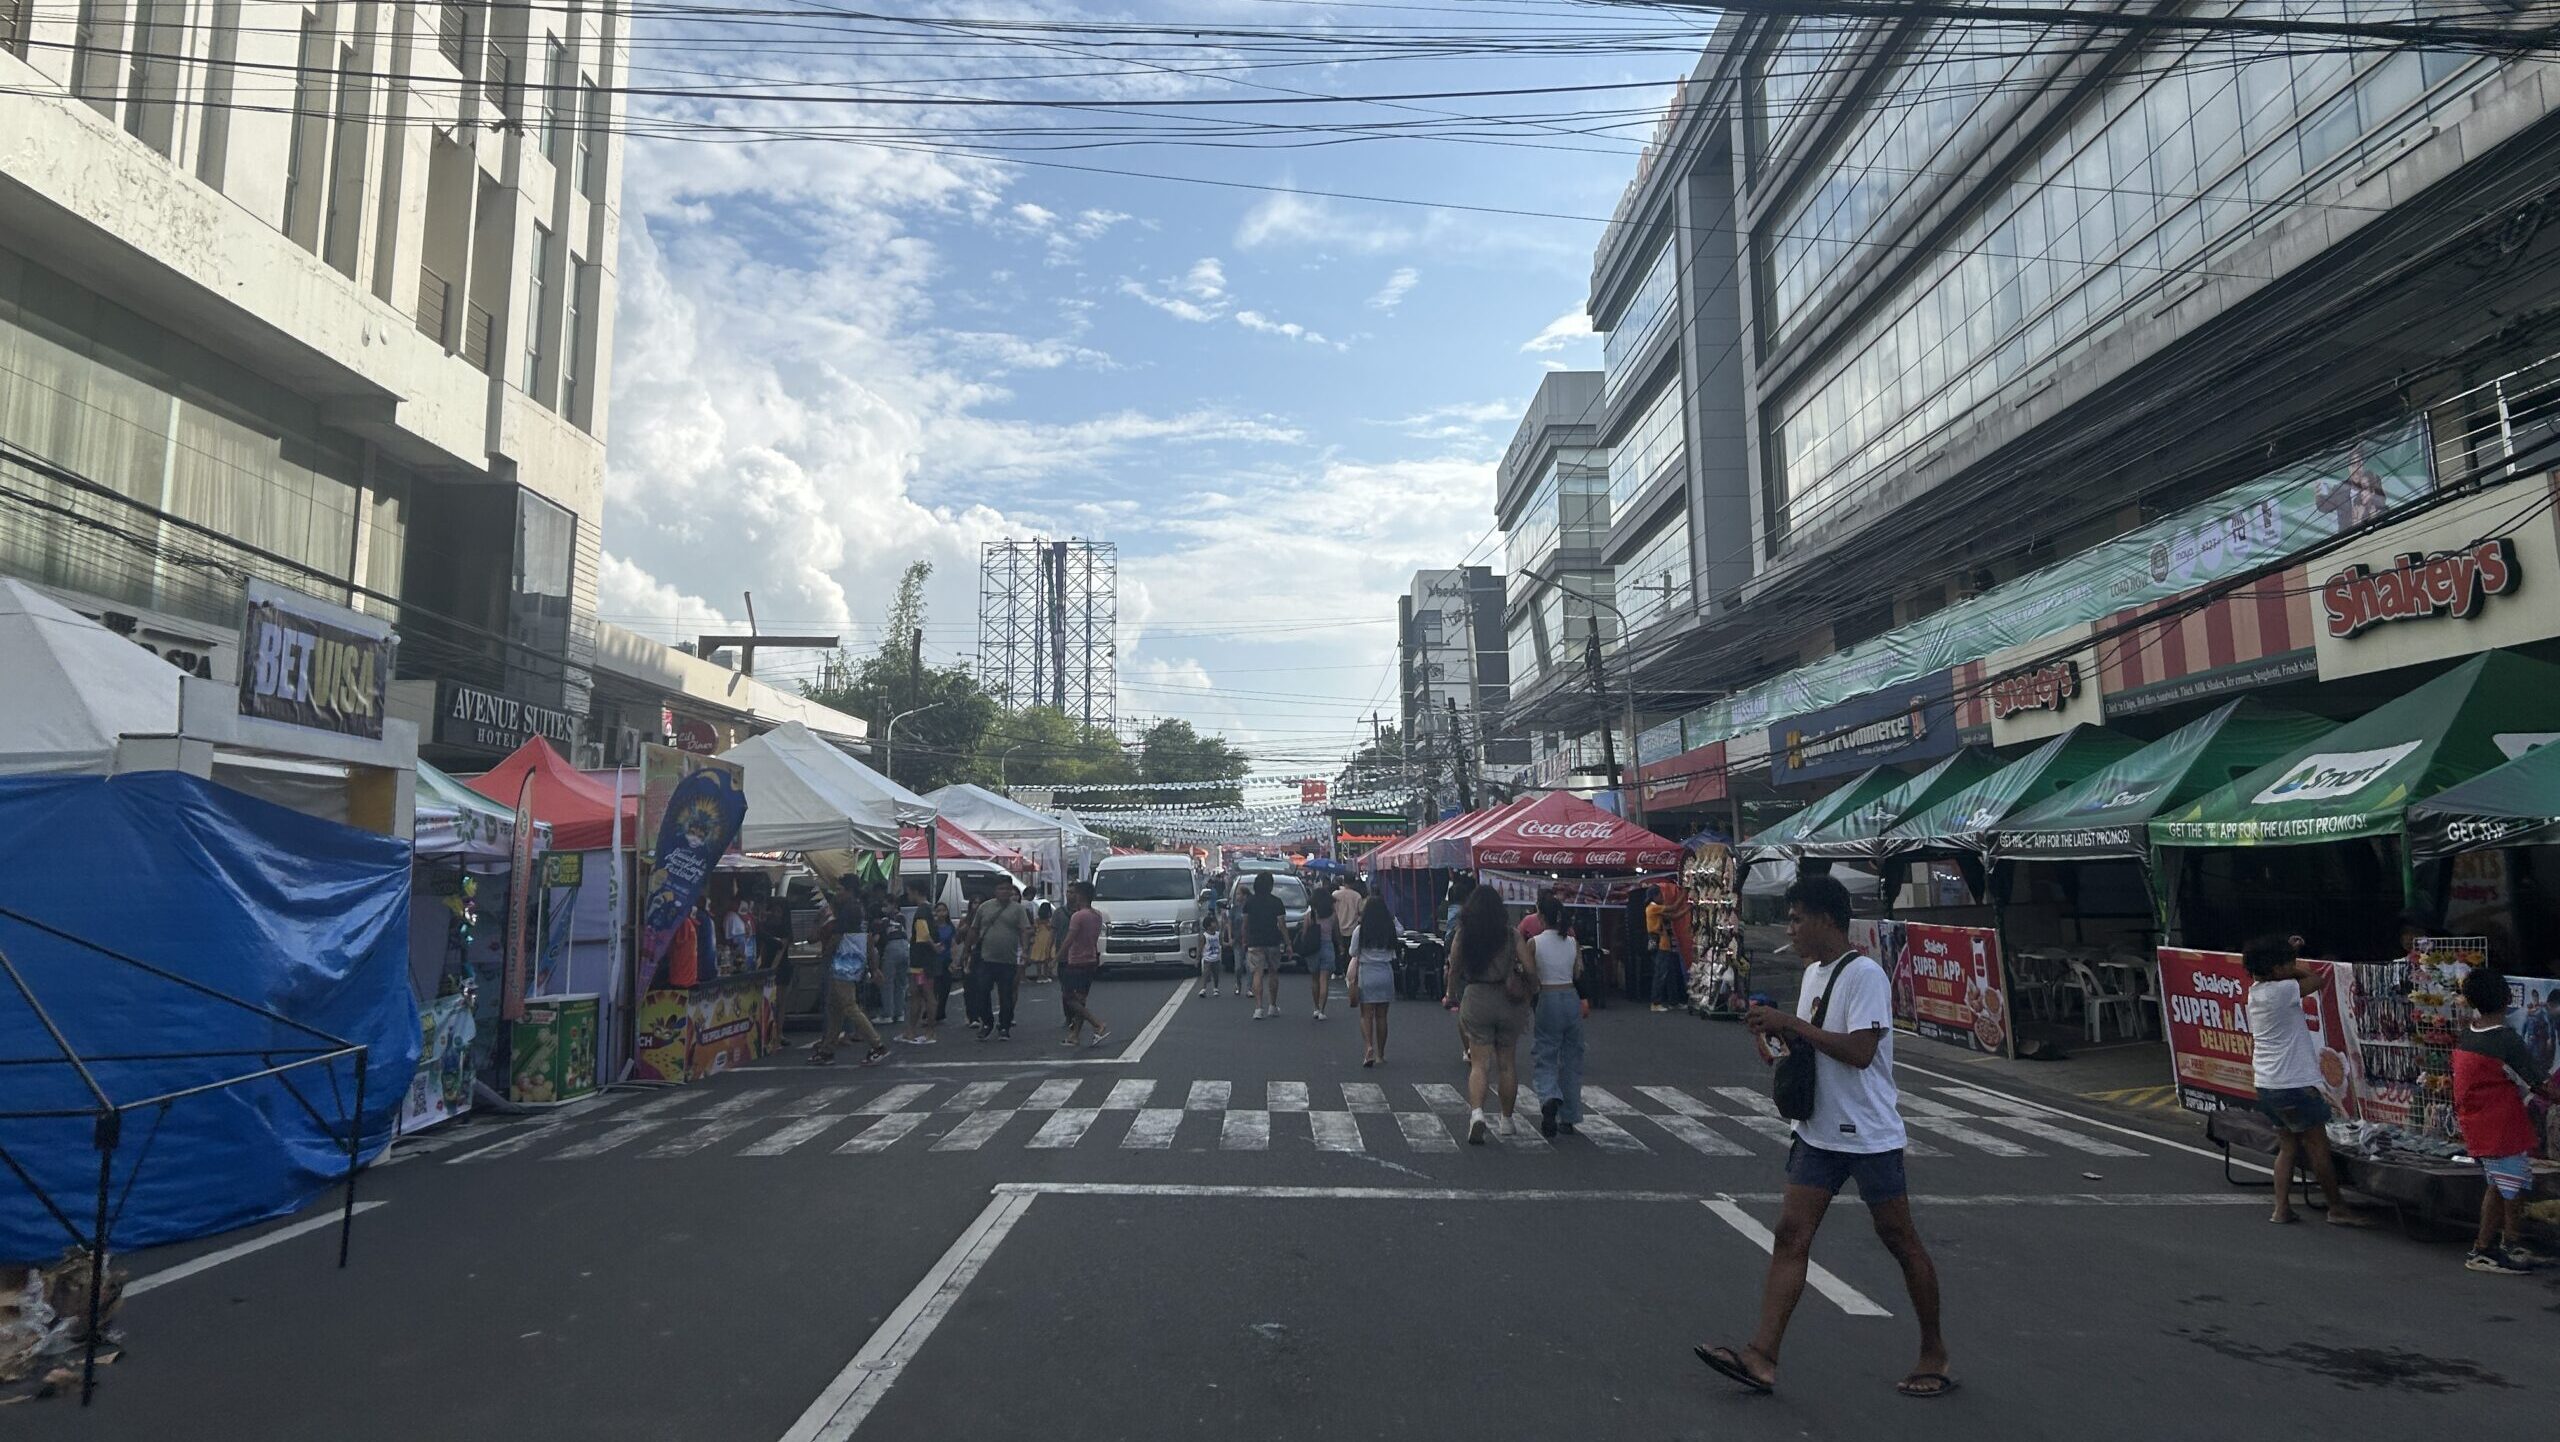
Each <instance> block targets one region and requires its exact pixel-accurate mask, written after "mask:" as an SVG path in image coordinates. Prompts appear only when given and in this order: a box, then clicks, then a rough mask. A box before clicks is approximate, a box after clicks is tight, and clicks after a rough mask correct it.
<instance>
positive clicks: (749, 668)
mask: <svg viewBox="0 0 2560 1442" xmlns="http://www.w3.org/2000/svg"><path fill="white" fill-rule="evenodd" d="M746 597H747V634H745V635H743V636H701V637H697V638H695V640H694V643H693V652H694V654H695V655H697V656H700V657H701V658H702V659H703V660H705V661H708V660H710V659H711V657H712V654H713V653H714V652H717V651H721V650H725V649H727V648H729V647H732V646H734V647H736V648H737V651H738V674H739V675H741V676H752V675H754V674H755V673H756V651H757V650H758V649H759V648H761V649H763V650H768V651H771V650H819V651H832V650H834V649H835V648H836V643H837V641H838V639H839V638H837V637H834V636H768V635H765V634H764V633H763V632H762V631H761V630H759V629H758V628H757V626H756V596H755V592H753V591H749V592H747V593H746Z"/></svg>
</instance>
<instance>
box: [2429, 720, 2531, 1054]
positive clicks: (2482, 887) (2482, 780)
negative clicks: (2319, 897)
mask: <svg viewBox="0 0 2560 1442" xmlns="http://www.w3.org/2000/svg"><path fill="white" fill-rule="evenodd" d="M2409 851H2410V856H2411V859H2412V860H2413V862H2414V863H2415V864H2416V869H2417V875H2418V883H2419V888H2420V890H2421V891H2422V892H2423V893H2425V894H2426V895H2427V896H2428V897H2429V899H2430V901H2431V902H2432V903H2433V904H2434V906H2435V907H2437V908H2439V911H2438V914H2440V915H2441V916H2442V917H2443V918H2444V927H2445V930H2447V931H2449V932H2462V933H2473V932H2476V933H2478V934H2479V935H2480V936H2482V937H2484V938H2485V939H2486V940H2487V942H2488V945H2489V959H2490V961H2491V962H2492V963H2493V964H2494V965H2496V966H2497V967H2498V969H2499V970H2500V971H2502V972H2504V973H2506V974H2507V975H2508V976H2510V977H2513V978H2517V979H2520V980H2521V979H2528V978H2530V979H2540V978H2547V977H2550V976H2552V975H2553V974H2554V973H2560V747H2553V746H2551V745H2549V744H2548V743H2545V744H2543V745H2540V746H2536V747H2534V748H2533V749H2531V750H2528V751H2525V752H2524V754H2522V755H2520V756H2518V757H2516V759H2514V760H2513V761H2509V762H2507V763H2506V764H2505V765H2503V766H2497V767H2493V768H2491V769H2490V770H2487V771H2484V772H2482V773H2480V774H2479V775H2478V776H2475V777H2473V778H2471V779H2470V780H2468V781H2465V782H2463V783H2462V784H2460V785H2458V786H2450V787H2447V788H2446V789H2444V790H2443V791H2440V792H2438V793H2436V795H2435V796H2433V797H2432V798H2430V799H2428V800H2425V801H2421V802H2419V803H2418V804H2417V805H2415V806H2412V807H2410V808H2409ZM2536 1035H2537V1036H2547V1037H2548V1038H2549V1042H2548V1045H2550V1046H2551V1047H2552V1049H2554V1050H2560V1015H2554V1016H2549V1017H2545V1018H2543V1019H2542V1021H2541V1024H2539V1025H2538V1026H2537V1027H2536Z"/></svg>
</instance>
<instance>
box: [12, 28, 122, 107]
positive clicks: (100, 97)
mask: <svg viewBox="0 0 2560 1442" xmlns="http://www.w3.org/2000/svg"><path fill="white" fill-rule="evenodd" d="M27 15H28V22H27V23H29V24H32V23H33V22H34V15H35V11H34V9H33V6H32V0H30V3H29V9H28V11H27ZM115 22H116V12H115V10H114V9H113V8H112V6H111V5H108V4H106V3H104V0H80V8H79V10H78V11H77V12H75V14H74V15H73V18H72V30H71V93H72V94H74V95H76V96H79V97H80V98H81V99H82V100H85V101H87V102H88V103H89V108H91V109H92V110H95V111H97V112H98V113H99V114H100V115H104V116H106V117H108V118H109V119H113V118H114V117H115V113H116V44H115V35H114V31H115Z"/></svg>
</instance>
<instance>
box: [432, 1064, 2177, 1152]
mask: <svg viewBox="0 0 2560 1442" xmlns="http://www.w3.org/2000/svg"><path fill="white" fill-rule="evenodd" d="M1622 1093H1623V1094H1622ZM1582 1097H1583V1118H1582V1122H1581V1125H1580V1127H1579V1128H1578V1133H1579V1134H1578V1136H1577V1137H1574V1138H1563V1137H1559V1138H1558V1139H1557V1140H1556V1142H1555V1143H1550V1142H1549V1141H1548V1140H1547V1139H1546V1138H1545V1137H1542V1136H1540V1135H1539V1134H1538V1132H1537V1128H1536V1126H1535V1125H1534V1122H1535V1119H1536V1114H1537V1099H1536V1097H1535V1096H1533V1095H1531V1094H1530V1092H1529V1089H1528V1088H1525V1087H1524V1088H1523V1089H1522V1095H1521V1103H1520V1104H1521V1117H1520V1121H1521V1125H1520V1127H1519V1129H1518V1130H1517V1131H1515V1132H1514V1133H1513V1134H1512V1135H1511V1136H1509V1137H1504V1136H1501V1135H1500V1134H1499V1133H1496V1134H1494V1135H1492V1136H1490V1137H1489V1138H1488V1141H1489V1142H1490V1143H1492V1144H1493V1145H1495V1146H1497V1147H1507V1148H1510V1149H1514V1150H1529V1151H1551V1150H1555V1149H1556V1148H1557V1147H1558V1146H1559V1145H1563V1146H1579V1147H1582V1148H1585V1149H1589V1150H1594V1151H1598V1152H1602V1153H1611V1154H1617V1155H1622V1156H1648V1155H1658V1154H1669V1155H1691V1156H1700V1157H1708V1158H1715V1159H1732V1158H1744V1157H1753V1156H1768V1155H1771V1154H1774V1153H1780V1152H1783V1151H1785V1149H1786V1148H1787V1146H1788V1145H1789V1144H1790V1142H1791V1141H1792V1140H1793V1134H1792V1132H1791V1131H1790V1130H1789V1128H1788V1125H1787V1123H1786V1122H1785V1121H1784V1120H1783V1119H1781V1118H1780V1117H1779V1116H1778V1114H1777V1109H1776V1108H1775V1107H1774V1106H1773V1105H1771V1103H1770V1101H1769V1098H1768V1097H1767V1096H1766V1095H1764V1094H1763V1093H1761V1092H1759V1091H1757V1090H1754V1089H1752V1088H1750V1087H1742V1086H1710V1087H1694V1088H1693V1087H1678V1086H1664V1085H1644V1086H1626V1087H1623V1088H1618V1089H1612V1088H1609V1087H1602V1086H1586V1087H1584V1088H1583V1093H1582ZM1902 1108H1903V1115H1904V1119H1905V1121H1906V1122H1907V1124H1908V1130H1909V1133H1910V1140H1909V1145H1908V1148H1907V1149H1908V1151H1909V1153H1910V1155H1912V1156H1914V1157H1918V1158H1947V1157H1957V1156H1962V1157H1965V1158H1967V1159H1969V1160H1985V1159H1988V1160H1993V1161H2014V1160H2023V1159H2032V1158H2039V1157H2046V1156H2052V1155H2056V1154H2061V1155H2070V1156H2078V1157H2083V1158H2096V1157H2108V1158H2120V1157H2139V1156H2142V1155H2144V1153H2143V1152H2142V1151H2141V1150H2140V1149H2138V1148H2137V1147H2135V1146H2129V1145H2127V1144H2126V1143H2125V1142H2124V1141H2123V1140H2119V1139H2118V1138H2119V1137H2122V1136H2126V1135H2129V1134H2126V1133H2123V1132H2121V1131H2118V1132H2117V1133H2116V1135H2114V1136H2109V1135H2103V1134H2101V1133H2102V1132H2103V1131H2104V1130H2107V1129H2105V1128H2103V1127H2102V1126H2100V1125H2099V1124H2096V1123H2081V1122H2080V1119H2078V1118H2074V1117H2071V1116H2069V1115H2067V1114H2065V1113H2061V1112H2054V1111H2048V1110H2045V1109H2042V1108H2038V1107H2034V1106H2031V1105H2028V1104H2025V1103H2021V1102H2016V1101H2012V1100H2010V1099H2008V1098H2005V1097H2002V1096H1999V1095H1997V1094H1995V1093H1990V1092H1984V1091H1980V1090H1977V1089H1974V1088H1970V1087H1962V1086H1940V1087H1935V1088H1928V1089H1923V1088H1905V1090H1904V1091H1903V1095H1902ZM1466 1115H1467V1103H1466V1098H1465V1096H1464V1095H1463V1094H1462V1093H1461V1092H1460V1091H1459V1089H1458V1088H1457V1087H1456V1086H1454V1085H1452V1084H1450V1083H1447V1082H1414V1083H1386V1082H1374V1081H1361V1082H1343V1083H1339V1084H1333V1083H1309V1082H1304V1081H1275V1082H1268V1083H1258V1084H1250V1085H1241V1086H1240V1085H1238V1084H1236V1083H1233V1082H1227V1081H1215V1080H1207V1081H1190V1082H1162V1081H1157V1080H1153V1079H1149V1078H1143V1077H1124V1078H1120V1079H1117V1080H1105V1079H1101V1078H1052V1079H1047V1080H1036V1081H1022V1080H1015V1081H975V1082H966V1083H957V1082H900V1083H896V1084H894V1085H876V1086H865V1085H859V1084H853V1085H830V1086H822V1087H790V1086H776V1085H752V1084H750V1085H743V1086H737V1087H727V1086H705V1087H699V1088H688V1089H683V1090H677V1091H668V1092H661V1093H657V1094H654V1095H650V1096H645V1097H639V1098H635V1099H633V1100H632V1101H630V1102H629V1103H628V1104H626V1105H623V1106H620V1107H613V1106H608V1107H605V1108H601V1109H599V1110H598V1111H596V1112H595V1113H594V1114H593V1115H592V1116H589V1117H582V1118H580V1119H578V1120H576V1121H573V1122H562V1123H557V1124H553V1125H547V1126H538V1127H528V1128H525V1129H523V1130H521V1131H519V1132H517V1133H515V1134H514V1135H511V1136H508V1137H505V1138H502V1139H500V1140H499V1141H497V1142H495V1143H493V1144H491V1145H488V1146H483V1147H479V1148H474V1149H469V1150H465V1151H462V1152H461V1153H460V1154H459V1155H456V1156H454V1157H453V1158H451V1159H450V1160H451V1161H452V1162H454V1163H457V1164H461V1163H471V1162H483V1161H496V1160H500V1159H503V1158H507V1157H515V1156H528V1157H534V1158H539V1159H544V1160H550V1161H562V1162H576V1161H592V1160H596V1159H599V1158H629V1159H639V1160H648V1161H672V1160H679V1159H683V1158H688V1157H700V1156H711V1155H718V1156H738V1157H765V1158H770V1157H783V1156H795V1155H814V1154H820V1153H830V1152H831V1153H833V1154H835V1155H839V1156H865V1155H869V1154H871V1153H875V1152H886V1151H889V1150H890V1149H892V1148H899V1149H900V1150H902V1151H916V1152H927V1153H944V1152H983V1151H988V1150H991V1149H995V1150H1004V1149H1015V1150H1022V1151H1028V1152H1064V1151H1076V1150H1089V1151H1103V1150H1118V1151H1134V1152H1147V1151H1156V1152H1162V1151H1174V1150H1186V1149H1187V1150H1195V1151H1201V1150H1216V1151H1227V1152H1272V1151H1302V1152H1303V1151H1309V1150H1312V1151H1315V1152H1329V1153H1336V1154H1359V1153H1368V1152H1379V1151H1394V1150H1402V1151H1407V1152H1454V1151H1456V1150H1458V1148H1459V1146H1460V1145H1461V1143H1462V1142H1463V1141H1464V1139H1465V1136H1466ZM910 1139H912V1140H910ZM902 1144H904V1145H903V1146H902Z"/></svg>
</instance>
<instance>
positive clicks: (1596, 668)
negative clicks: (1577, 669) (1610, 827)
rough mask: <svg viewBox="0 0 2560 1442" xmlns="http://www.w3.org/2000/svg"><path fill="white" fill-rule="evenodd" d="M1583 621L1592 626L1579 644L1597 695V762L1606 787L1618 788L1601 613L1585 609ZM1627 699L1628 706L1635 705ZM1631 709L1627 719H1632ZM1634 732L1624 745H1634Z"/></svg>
mask: <svg viewBox="0 0 2560 1442" xmlns="http://www.w3.org/2000/svg"><path fill="white" fill-rule="evenodd" d="M1583 620H1585V621H1587V622H1589V623H1590V625H1591V634H1590V636H1589V638H1588V639H1586V640H1585V641H1584V642H1583V644H1582V664H1583V666H1584V667H1585V668H1587V669H1588V670H1589V671H1590V672H1591V689H1592V690H1593V691H1594V692H1596V693H1598V695H1599V697H1600V765H1601V768H1602V769H1603V770H1604V771H1606V772H1607V773H1608V776H1609V789H1610V790H1612V791H1618V790H1620V789H1621V788H1620V787H1619V785H1618V743H1617V740H1616V738H1615V736H1614V735H1613V734H1612V732H1611V730H1610V726H1609V673H1608V671H1607V670H1606V669H1604V668H1603V667H1602V666H1601V664H1600V613H1599V611H1598V610H1596V609H1595V610H1592V611H1589V612H1586V613H1585V614H1584V616H1583ZM1634 704H1635V703H1634V700H1633V698H1632V697H1631V698H1629V701H1628V705H1629V706H1630V708H1632V707H1633V705H1634ZM1632 714H1633V713H1632V711H1630V719H1631V720H1632ZM1635 739H1636V738H1635V733H1634V732H1633V731H1629V732H1628V733H1627V744H1628V745H1630V746H1632V745H1634V744H1635Z"/></svg>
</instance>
